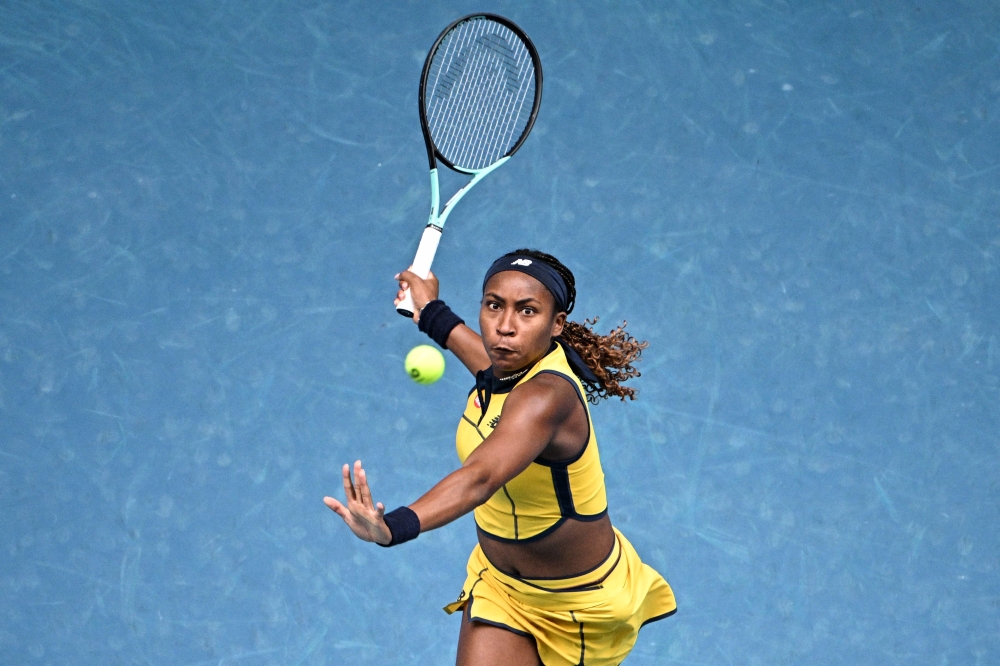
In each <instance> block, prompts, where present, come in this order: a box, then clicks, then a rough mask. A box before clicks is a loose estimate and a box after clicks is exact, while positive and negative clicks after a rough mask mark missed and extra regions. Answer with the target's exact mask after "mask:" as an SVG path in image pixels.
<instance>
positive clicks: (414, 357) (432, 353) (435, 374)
mask: <svg viewBox="0 0 1000 666" xmlns="http://www.w3.org/2000/svg"><path fill="white" fill-rule="evenodd" d="M404 367H405V368H406V374H408V375H410V379H412V380H413V381H415V382H416V383H418V384H433V383H434V382H436V381H437V380H439V379H441V375H443V374H444V356H443V355H442V354H441V352H439V351H438V350H437V348H435V347H431V346H430V345H418V346H416V347H414V348H413V349H411V350H410V353H409V354H407V355H406V362H405V363H404Z"/></svg>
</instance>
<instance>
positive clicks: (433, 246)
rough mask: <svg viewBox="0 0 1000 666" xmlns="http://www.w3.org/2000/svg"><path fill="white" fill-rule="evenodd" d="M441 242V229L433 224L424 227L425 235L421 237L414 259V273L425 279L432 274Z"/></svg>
mask: <svg viewBox="0 0 1000 666" xmlns="http://www.w3.org/2000/svg"><path fill="white" fill-rule="evenodd" d="M440 242H441V229H439V228H437V227H435V226H434V225H433V224H428V225H427V226H426V227H424V233H423V235H422V236H421V237H420V245H418V246H417V256H415V257H414V258H413V268H411V269H410V270H412V271H413V272H414V273H416V274H417V275H419V276H420V277H422V278H425V279H426V277H427V276H428V275H429V274H430V272H431V264H432V263H434V255H435V254H437V251H438V243H440Z"/></svg>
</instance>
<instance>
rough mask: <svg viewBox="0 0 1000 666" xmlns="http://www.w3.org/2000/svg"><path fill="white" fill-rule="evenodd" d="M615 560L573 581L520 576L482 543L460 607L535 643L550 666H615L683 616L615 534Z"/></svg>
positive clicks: (451, 608)
mask: <svg viewBox="0 0 1000 666" xmlns="http://www.w3.org/2000/svg"><path fill="white" fill-rule="evenodd" d="M615 536H616V539H615V545H614V548H613V549H612V551H611V555H609V556H608V558H607V559H606V560H605V561H604V562H602V563H601V564H600V565H598V566H597V568H595V569H594V570H592V571H588V572H587V573H585V574H582V575H580V576H574V577H572V578H545V579H528V578H514V577H513V576H508V575H507V574H505V573H503V572H502V571H499V570H498V569H497V568H496V567H495V566H493V564H492V563H491V562H490V561H489V560H488V559H486V555H485V554H484V553H483V551H482V549H481V548H480V547H479V545H476V547H475V549H474V550H473V551H472V555H471V556H470V557H469V564H468V576H467V577H466V579H465V585H464V586H463V587H462V593H461V594H460V595H459V596H458V601H455V602H454V603H451V604H448V605H447V606H445V608H444V610H445V612H447V613H449V614H450V613H454V612H455V611H457V610H463V609H465V611H466V612H467V613H468V615H469V619H471V620H472V621H475V622H483V623H485V624H492V625H495V626H498V627H502V628H504V629H508V630H510V631H513V632H514V633H516V634H521V635H523V636H529V637H531V638H533V639H534V640H535V644H536V646H537V647H538V656H539V657H540V658H541V660H542V663H543V664H545V666H580V665H581V664H585V665H586V666H612V665H617V664H620V663H621V662H622V660H623V659H625V657H626V656H628V653H629V652H631V651H632V646H633V645H635V640H636V638H637V637H638V635H639V629H640V628H641V627H642V626H643V625H645V624H649V623H650V622H654V621H656V620H662V619H663V618H665V617H667V616H669V615H673V613H674V612H676V610H677V602H676V601H675V600H674V593H673V590H671V589H670V585H669V584H667V581H665V580H664V579H663V576H661V575H660V574H658V573H657V572H656V571H655V570H654V569H653V568H652V567H650V566H648V565H645V564H643V563H642V560H640V559H639V554H638V553H636V552H635V549H634V548H633V547H632V544H630V543H629V542H628V539H626V538H625V537H624V536H623V535H622V533H621V532H619V531H618V530H617V529H616V530H615Z"/></svg>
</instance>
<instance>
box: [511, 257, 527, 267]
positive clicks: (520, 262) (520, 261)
mask: <svg viewBox="0 0 1000 666" xmlns="http://www.w3.org/2000/svg"><path fill="white" fill-rule="evenodd" d="M510 265H511V266H530V265H531V259H515V260H514V261H512V262H510Z"/></svg>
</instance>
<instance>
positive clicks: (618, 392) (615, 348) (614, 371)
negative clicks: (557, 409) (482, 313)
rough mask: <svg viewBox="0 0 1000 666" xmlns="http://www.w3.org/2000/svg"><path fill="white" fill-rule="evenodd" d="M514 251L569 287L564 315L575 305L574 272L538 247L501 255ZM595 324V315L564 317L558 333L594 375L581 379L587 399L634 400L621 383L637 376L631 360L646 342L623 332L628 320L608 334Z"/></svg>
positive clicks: (629, 389) (637, 356)
mask: <svg viewBox="0 0 1000 666" xmlns="http://www.w3.org/2000/svg"><path fill="white" fill-rule="evenodd" d="M515 254H517V255H523V256H528V257H531V258H532V259H537V260H539V261H543V262H545V263H546V264H548V265H549V266H551V267H552V268H554V269H555V271H556V272H557V273H559V275H560V276H562V278H563V280H565V281H566V286H567V287H568V288H569V298H568V299H567V301H568V304H567V305H566V314H567V315H568V314H569V313H571V312H572V311H573V307H574V306H575V305H576V278H575V277H573V272H572V271H570V270H569V269H568V268H566V266H564V265H563V263H562V262H561V261H559V260H558V259H556V258H555V257H553V256H552V255H551V254H546V253H544V252H539V251H538V250H530V249H527V248H522V249H520V250H514V251H513V252H508V253H507V254H505V255H504V256H505V257H506V256H513V255H515ZM596 323H597V317H594V318H593V319H584V320H583V323H582V324H581V323H579V322H575V321H569V320H567V321H566V324H565V325H564V326H563V332H562V335H560V336H559V338H560V339H561V340H562V341H563V342H565V343H566V344H567V345H569V346H570V347H572V348H573V349H574V350H576V353H578V354H579V355H580V358H582V359H583V361H584V363H586V364H587V367H589V368H590V369H591V370H592V371H593V373H594V375H595V376H596V377H597V382H596V383H594V382H588V381H586V380H581V381H582V383H583V386H584V388H585V389H586V391H587V402H590V403H592V404H596V403H598V402H600V401H601V400H603V399H604V398H608V397H611V396H616V397H619V398H621V399H622V401H624V400H625V398H628V399H629V400H635V393H636V391H635V389H634V388H632V387H631V386H622V382H625V381H626V380H628V379H631V378H632V377H638V376H639V375H640V373H639V371H638V370H637V369H636V368H635V367H634V366H633V363H636V362H637V361H639V360H640V358H641V357H642V350H643V349H645V348H646V347H648V346H649V343H648V342H645V341H642V342H640V341H639V340H636V339H635V338H634V337H632V336H631V335H630V334H629V333H628V332H626V331H625V325H626V324H627V323H628V322H622V324H621V326H618V327H617V328H615V329H613V330H612V331H611V332H610V333H608V334H607V335H600V334H598V333H595V332H594V328H593V325H594V324H596Z"/></svg>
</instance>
